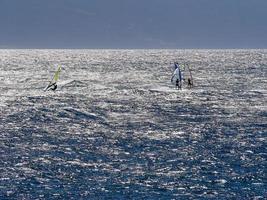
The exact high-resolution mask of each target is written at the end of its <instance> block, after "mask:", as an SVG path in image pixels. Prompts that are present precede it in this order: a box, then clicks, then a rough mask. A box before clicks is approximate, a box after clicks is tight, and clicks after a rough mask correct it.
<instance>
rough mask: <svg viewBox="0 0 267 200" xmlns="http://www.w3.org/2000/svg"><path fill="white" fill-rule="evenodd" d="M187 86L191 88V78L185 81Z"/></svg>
mask: <svg viewBox="0 0 267 200" xmlns="http://www.w3.org/2000/svg"><path fill="white" fill-rule="evenodd" d="M187 84H188V87H189V88H191V87H192V86H193V83H192V81H191V78H188V79H187Z"/></svg>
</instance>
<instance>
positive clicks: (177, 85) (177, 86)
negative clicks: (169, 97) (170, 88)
mask: <svg viewBox="0 0 267 200" xmlns="http://www.w3.org/2000/svg"><path fill="white" fill-rule="evenodd" d="M175 86H176V88H177V89H181V84H180V81H179V79H176V82H175Z"/></svg>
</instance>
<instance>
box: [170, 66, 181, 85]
mask: <svg viewBox="0 0 267 200" xmlns="http://www.w3.org/2000/svg"><path fill="white" fill-rule="evenodd" d="M174 68H175V70H174V72H173V74H172V78H171V82H172V83H173V84H175V85H176V86H179V87H181V86H182V85H181V84H182V72H181V68H180V66H179V64H178V63H174Z"/></svg>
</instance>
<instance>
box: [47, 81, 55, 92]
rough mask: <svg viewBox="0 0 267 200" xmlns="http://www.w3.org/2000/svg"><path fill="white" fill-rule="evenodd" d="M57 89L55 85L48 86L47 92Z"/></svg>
mask: <svg viewBox="0 0 267 200" xmlns="http://www.w3.org/2000/svg"><path fill="white" fill-rule="evenodd" d="M56 89H57V84H56V83H53V84H51V85H49V86H48V90H53V91H55V90H56Z"/></svg>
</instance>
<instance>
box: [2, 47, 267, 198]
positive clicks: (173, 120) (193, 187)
mask: <svg viewBox="0 0 267 200" xmlns="http://www.w3.org/2000/svg"><path fill="white" fill-rule="evenodd" d="M174 61H177V62H179V63H180V64H183V63H187V64H189V66H190V68H191V71H192V75H193V82H194V87H193V88H192V89H189V88H187V86H186V85H183V88H182V90H177V89H175V87H174V86H173V85H172V84H171V83H170V79H171V75H172V72H173V68H172V67H171V66H170V65H171V64H172V63H173V62H174ZM59 65H60V66H62V71H61V74H60V78H59V82H58V89H57V90H56V91H55V92H54V91H48V92H44V91H43V89H44V88H45V87H46V86H47V84H48V82H49V81H50V80H51V79H52V77H53V74H54V72H55V71H56V70H57V67H58V66H59ZM0 92H1V96H0V199H265V198H267V175H266V174H267V161H266V159H267V146H266V140H267V99H266V97H267V50H0Z"/></svg>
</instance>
